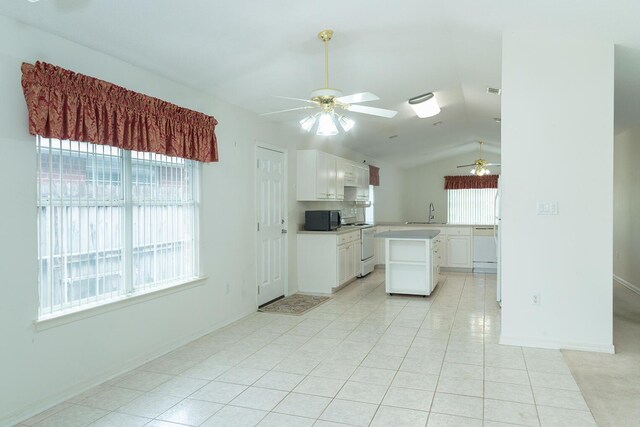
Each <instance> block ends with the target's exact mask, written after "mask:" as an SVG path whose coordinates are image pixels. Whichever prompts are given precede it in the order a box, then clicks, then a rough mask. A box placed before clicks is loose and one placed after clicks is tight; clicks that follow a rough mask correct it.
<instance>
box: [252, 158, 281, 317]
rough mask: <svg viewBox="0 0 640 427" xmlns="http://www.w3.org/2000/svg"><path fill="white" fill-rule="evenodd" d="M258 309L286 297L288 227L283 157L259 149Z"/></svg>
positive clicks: (257, 195) (257, 202)
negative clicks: (259, 306)
mask: <svg viewBox="0 0 640 427" xmlns="http://www.w3.org/2000/svg"><path fill="white" fill-rule="evenodd" d="M256 157H257V167H258V170H257V173H256V205H257V212H258V225H257V230H258V248H257V268H258V305H262V304H264V303H266V302H269V301H271V300H273V299H276V298H278V297H281V296H283V295H284V286H285V275H286V259H287V253H286V252H287V245H286V241H287V234H286V233H287V227H286V226H287V224H286V218H285V213H286V210H285V207H286V200H285V191H284V190H285V170H284V165H285V162H284V153H282V152H279V151H275V150H270V149H268V148H263V147H257V148H256Z"/></svg>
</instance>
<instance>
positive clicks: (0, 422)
mask: <svg viewBox="0 0 640 427" xmlns="http://www.w3.org/2000/svg"><path fill="white" fill-rule="evenodd" d="M252 313H255V310H254V309H252V310H249V311H247V312H246V313H242V314H240V315H239V316H234V317H232V318H230V319H226V320H223V321H220V322H216V323H214V324H213V325H212V326H208V327H206V328H203V329H201V330H200V331H198V332H196V333H194V334H191V335H189V336H187V337H184V338H181V339H178V340H176V341H173V342H172V343H170V344H167V345H163V346H160V347H159V348H157V349H155V350H154V351H151V352H149V353H147V354H145V355H144V356H140V357H134V358H132V359H129V360H128V361H126V362H125V363H123V364H121V365H118V368H117V369H112V370H106V371H104V372H101V373H100V374H99V375H98V376H96V377H95V378H93V379H91V380H87V381H85V382H82V383H80V384H76V385H74V386H73V387H70V388H67V389H66V390H63V391H61V392H59V393H56V394H55V395H54V396H51V397H49V398H47V399H45V400H41V401H39V402H37V403H34V404H32V405H29V406H28V407H27V408H26V409H23V410H21V411H19V412H16V413H13V414H8V415H7V417H5V418H3V419H0V426H4V425H7V426H12V425H16V424H18V423H20V422H21V421H24V420H27V419H29V418H31V417H33V416H35V415H38V414H39V413H41V412H43V411H46V410H47V409H50V408H52V407H54V406H56V405H58V404H60V403H62V402H65V401H66V400H69V399H71V398H72V397H74V396H76V395H78V394H80V393H84V392H85V391H87V390H90V389H92V388H93V387H96V386H98V385H100V384H102V383H104V382H105V381H109V380H112V379H114V378H116V377H118V376H120V375H122V374H124V373H126V372H129V371H131V370H132V369H136V368H138V367H140V366H142V365H144V364H145V363H147V362H149V361H151V360H153V359H156V358H158V357H160V356H164V355H165V354H167V353H170V352H172V351H173V350H175V349H177V348H179V347H182V346H183V345H185V344H188V343H190V342H191V341H194V340H197V339H198V338H201V337H203V336H205V335H207V334H210V333H211V332H214V331H216V330H218V329H221V328H223V327H225V326H227V325H230V324H231V323H233V322H236V321H238V320H240V319H242V318H243V317H245V316H248V315H250V314H252Z"/></svg>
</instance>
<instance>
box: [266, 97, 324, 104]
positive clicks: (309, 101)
mask: <svg viewBox="0 0 640 427" xmlns="http://www.w3.org/2000/svg"><path fill="white" fill-rule="evenodd" d="M273 97H274V98H280V99H290V100H292V101H302V102H308V103H310V104H317V102H315V101H312V100H310V99H302V98H292V97H290V96H279V95H273Z"/></svg>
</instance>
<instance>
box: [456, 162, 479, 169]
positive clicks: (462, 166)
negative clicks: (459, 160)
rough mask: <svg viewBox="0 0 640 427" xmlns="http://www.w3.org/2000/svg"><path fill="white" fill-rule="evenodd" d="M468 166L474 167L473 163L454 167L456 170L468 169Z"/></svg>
mask: <svg viewBox="0 0 640 427" xmlns="http://www.w3.org/2000/svg"><path fill="white" fill-rule="evenodd" d="M469 166H476V164H475V163H471V164H470V165H460V166H456V167H458V168H468V167H469Z"/></svg>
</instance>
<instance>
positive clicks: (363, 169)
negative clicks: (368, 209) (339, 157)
mask: <svg viewBox="0 0 640 427" xmlns="http://www.w3.org/2000/svg"><path fill="white" fill-rule="evenodd" d="M357 185H358V190H357V192H356V200H357V201H363V202H366V201H368V200H369V166H366V165H364V166H360V165H358V184H357Z"/></svg>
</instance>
